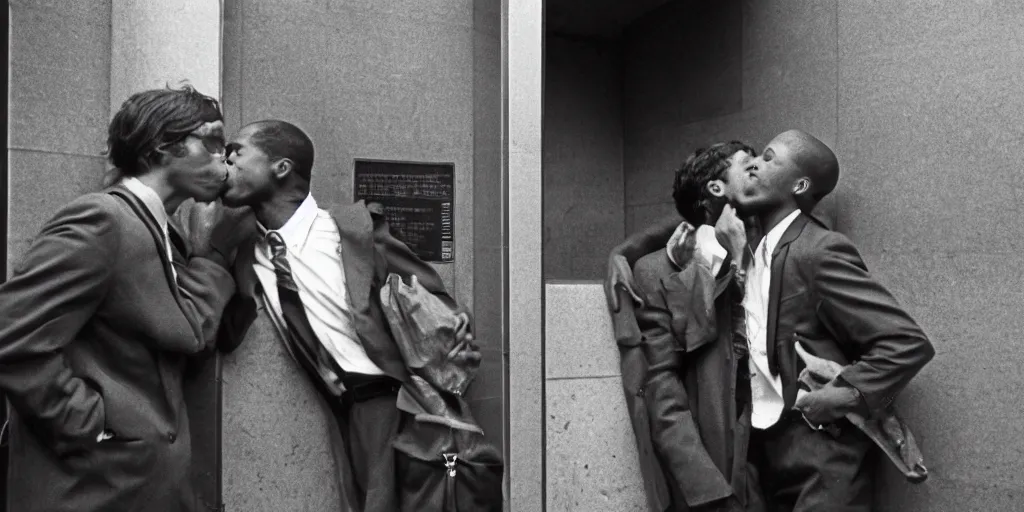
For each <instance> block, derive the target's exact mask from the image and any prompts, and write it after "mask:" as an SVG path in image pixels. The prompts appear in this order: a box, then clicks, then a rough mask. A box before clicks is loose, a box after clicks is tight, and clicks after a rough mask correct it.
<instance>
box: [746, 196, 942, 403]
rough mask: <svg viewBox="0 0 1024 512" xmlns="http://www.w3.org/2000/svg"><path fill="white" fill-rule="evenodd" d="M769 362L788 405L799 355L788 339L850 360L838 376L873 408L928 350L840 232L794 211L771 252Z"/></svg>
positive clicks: (914, 325) (920, 334)
mask: <svg viewBox="0 0 1024 512" xmlns="http://www.w3.org/2000/svg"><path fill="white" fill-rule="evenodd" d="M771 272H772V277H771V286H770V289H769V302H768V332H767V338H766V339H767V340H769V341H768V342H769V344H770V345H769V351H768V357H769V366H770V367H771V370H772V372H773V373H775V372H778V373H779V374H780V375H781V378H782V386H783V398H784V399H785V404H786V408H787V409H789V408H791V407H792V406H793V403H794V402H795V401H796V394H797V389H798V382H797V378H798V377H799V375H800V370H802V369H803V361H802V360H800V357H799V355H798V354H797V353H796V350H795V348H794V343H796V342H797V341H799V342H801V343H802V344H803V345H804V346H805V347H806V348H807V351H808V352H810V353H812V354H814V355H816V356H818V357H822V358H825V359H829V360H832V361H835V362H837V363H840V364H843V365H846V364H849V365H850V366H849V367H848V368H846V369H845V370H844V371H843V372H842V373H841V374H840V377H841V379H842V380H843V381H845V383H847V384H849V385H851V386H853V387H854V388H856V389H857V390H859V391H860V393H861V395H862V396H863V398H864V401H865V404H866V406H867V409H868V410H869V412H870V413H871V414H873V415H874V414H878V413H879V412H881V411H882V410H884V409H885V407H886V406H888V405H889V404H890V403H892V401H893V400H894V399H895V398H896V396H897V395H899V393H900V391H902V390H903V388H904V387H905V386H906V385H907V383H909V382H910V380H911V379H912V378H913V377H914V376H915V375H916V374H917V372H918V371H920V370H921V368H922V367H924V365H925V364H926V363H928V361H930V360H931V358H932V357H933V356H934V355H935V349H934V348H933V347H932V345H931V343H930V342H929V341H928V338H927V337H926V336H925V334H924V332H922V330H921V328H920V327H918V325H917V323H915V322H914V320H913V319H912V318H910V315H908V314H907V313H906V311H904V310H903V308H902V307H900V305H899V304H898V303H897V301H896V299H895V298H894V297H893V296H892V294H891V293H889V291H888V290H887V289H885V287H883V286H882V285H881V284H879V283H878V281H876V280H875V279H874V277H872V276H871V274H870V273H869V272H868V270H867V267H866V266H865V264H864V260H863V259H862V258H861V256H860V254H859V253H858V252H857V249H856V248H855V247H854V246H853V244H852V243H851V242H850V240H849V239H847V238H846V237H845V236H843V235H842V234H840V233H836V232H834V231H829V230H828V228H826V227H825V226H824V225H822V224H820V223H819V222H818V221H817V220H814V219H812V218H811V217H808V216H806V215H804V214H800V216H799V217H797V218H796V220H794V221H793V223H792V224H791V225H790V226H789V228H788V229H787V230H786V232H785V233H784V234H783V235H782V238H781V239H780V240H779V244H778V246H777V247H776V248H775V252H774V254H773V255H772V269H771Z"/></svg>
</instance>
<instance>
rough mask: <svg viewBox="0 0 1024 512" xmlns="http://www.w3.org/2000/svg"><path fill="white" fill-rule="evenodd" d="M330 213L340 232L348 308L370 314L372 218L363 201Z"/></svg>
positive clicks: (363, 315) (372, 274)
mask: <svg viewBox="0 0 1024 512" xmlns="http://www.w3.org/2000/svg"><path fill="white" fill-rule="evenodd" d="M331 216H332V217H333V218H334V222H335V223H336V224H337V225H338V234H339V235H341V254H342V256H341V261H342V268H343V269H344V272H345V288H346V290H347V291H348V296H349V300H350V303H351V306H352V310H353V311H352V312H353V313H355V314H357V315H358V316H361V317H364V318H365V317H367V316H369V315H370V311H369V310H370V288H371V284H372V283H373V278H374V276H375V275H376V273H375V272H374V252H373V222H372V221H371V220H370V215H369V213H368V212H367V210H366V207H365V206H364V205H363V202H362V201H360V202H358V203H355V204H352V205H347V206H341V207H337V208H333V209H332V210H331Z"/></svg>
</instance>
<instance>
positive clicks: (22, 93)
mask: <svg viewBox="0 0 1024 512" xmlns="http://www.w3.org/2000/svg"><path fill="white" fill-rule="evenodd" d="M110 9H111V8H110V0H105V1H100V2H95V3H90V4H88V5H87V4H86V3H83V2H76V1H74V0H49V1H46V2H32V1H24V0H15V1H12V2H10V12H11V21H10V24H11V50H10V54H11V60H10V97H9V110H8V112H7V122H8V126H9V130H10V132H9V140H8V143H7V144H8V145H7V158H8V165H9V166H8V171H9V174H10V185H9V186H10V195H9V202H8V210H9V212H10V213H9V217H8V232H7V234H8V239H7V244H8V258H7V262H8V267H7V268H8V269H10V268H12V267H13V265H14V264H15V263H16V262H18V261H20V260H21V258H22V256H23V255H24V254H25V251H26V250H27V249H28V245H29V243H30V242H31V240H32V238H33V237H35V236H36V234H37V233H38V232H39V228H40V227H42V224H43V223H44V222H46V221H47V220H48V219H49V218H50V217H52V216H53V214H54V213H55V212H56V211H57V209H58V208H60V207H61V206H63V205H64V204H65V203H67V202H68V201H70V200H71V199H74V198H75V197H77V196H78V195H80V194H82V193H84V192H88V191H92V190H97V189H99V187H100V185H101V180H102V177H103V170H104V169H105V167H106V163H105V162H106V160H105V158H104V157H103V156H102V152H103V151H104V150H105V149H106V140H107V121H108V120H109V116H110Z"/></svg>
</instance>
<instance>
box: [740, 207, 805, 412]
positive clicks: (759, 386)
mask: <svg viewBox="0 0 1024 512" xmlns="http://www.w3.org/2000/svg"><path fill="white" fill-rule="evenodd" d="M799 215H800V210H795V211H793V213H791V214H789V215H788V216H787V217H786V218H785V219H782V222H779V223H778V224H777V225H776V226H775V227H773V228H772V230H771V231H769V232H768V234H767V235H765V237H764V238H762V239H761V242H760V243H759V244H758V246H757V250H756V251H755V252H754V258H753V261H751V263H750V266H749V267H748V270H747V289H746V294H745V295H744V297H743V309H744V310H745V311H746V314H747V317H746V320H747V322H746V323H747V342H748V343H749V344H750V359H749V366H750V374H751V378H750V392H751V399H752V401H753V413H752V415H751V419H750V423H751V426H753V427H754V428H757V429H766V428H768V427H770V426H772V425H774V424H775V423H776V422H778V421H779V417H780V416H781V415H782V410H783V408H784V407H785V405H784V401H783V398H782V379H781V378H780V377H779V376H777V375H776V376H773V375H772V374H771V371H769V369H768V348H767V347H768V340H767V339H766V338H767V336H768V301H769V300H771V299H770V297H769V296H768V291H769V290H770V289H771V280H772V271H771V268H772V253H773V252H774V251H775V248H776V247H777V246H778V244H779V240H780V239H781V238H782V235H783V233H785V232H786V229H787V228H789V226H790V224H792V223H793V221H794V220H796V218H797V217H798V216H799Z"/></svg>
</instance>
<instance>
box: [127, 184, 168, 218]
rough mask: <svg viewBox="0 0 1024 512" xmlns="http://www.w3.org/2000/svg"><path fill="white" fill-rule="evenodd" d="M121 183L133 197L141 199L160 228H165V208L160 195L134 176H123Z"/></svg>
mask: <svg viewBox="0 0 1024 512" xmlns="http://www.w3.org/2000/svg"><path fill="white" fill-rule="evenodd" d="M121 184H122V185H124V188H126V189H128V191H129V192H131V193H132V194H133V195H134V196H135V197H137V198H139V201H142V204H143V205H145V207H146V209H147V210H149V213H150V214H151V215H153V218H154V219H156V223H157V224H159V225H160V227H161V228H164V229H166V228H167V210H166V209H164V202H163V200H162V199H160V196H159V195H157V193H156V191H155V190H153V189H152V188H150V187H149V185H146V184H145V183H143V182H141V181H139V179H138V178H136V177H134V176H128V177H126V178H124V179H123V180H121Z"/></svg>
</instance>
